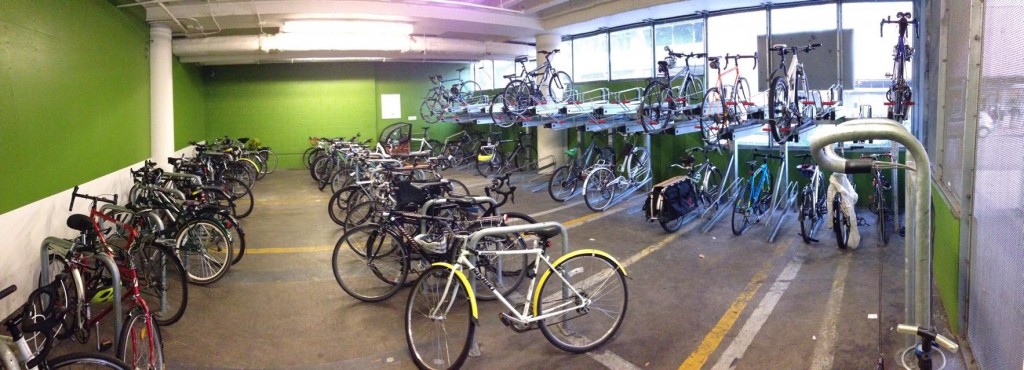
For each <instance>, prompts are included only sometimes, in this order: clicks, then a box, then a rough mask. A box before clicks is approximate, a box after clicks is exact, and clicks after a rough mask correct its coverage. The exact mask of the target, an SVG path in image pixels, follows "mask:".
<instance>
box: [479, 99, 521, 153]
mask: <svg viewBox="0 0 1024 370" xmlns="http://www.w3.org/2000/svg"><path fill="white" fill-rule="evenodd" d="M509 104H511V105H513V106H514V105H515V103H509V101H508V100H507V99H506V98H505V95H504V94H495V95H494V97H493V98H491V106H490V107H489V108H488V109H489V111H488V113H489V114H490V115H491V121H493V122H494V124H495V125H497V126H498V127H502V128H507V127H512V125H515V124H516V123H518V122H519V121H520V119H519V116H518V115H517V114H516V113H514V112H513V111H512V110H510V109H509V108H508V106H509ZM474 153H475V152H474Z"/></svg>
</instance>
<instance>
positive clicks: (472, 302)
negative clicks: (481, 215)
mask: <svg viewBox="0 0 1024 370" xmlns="http://www.w3.org/2000/svg"><path fill="white" fill-rule="evenodd" d="M564 230H565V229H564V228H563V227H562V226H561V225H559V224H558V223H554V222H545V223H541V224H534V225H523V226H510V227H497V228H491V229H486V230H482V231H478V232H475V233H472V234H466V233H461V234H453V235H451V236H450V238H451V239H450V240H453V241H454V242H453V243H454V244H457V246H455V247H453V248H452V249H453V250H456V251H457V253H456V256H457V259H456V260H455V262H454V263H452V264H449V263H434V264H433V265H432V266H431V267H430V268H429V269H428V270H426V271H424V272H423V273H422V274H421V275H420V278H419V280H417V281H416V283H415V285H414V286H413V288H412V291H411V292H410V293H409V301H408V303H407V304H406V309H405V329H406V342H407V343H408V345H409V352H410V354H411V355H412V358H413V361H414V362H415V363H416V365H417V366H419V367H420V368H429V369H448V368H458V367H460V366H462V364H463V362H464V361H465V360H466V356H467V354H468V352H469V347H470V343H471V341H472V340H473V337H474V333H475V331H476V326H477V322H478V316H479V315H478V311H477V300H476V295H475V294H474V292H473V290H472V288H471V287H470V283H469V280H468V279H467V278H466V275H465V271H472V272H473V275H474V277H475V278H476V279H477V280H478V281H479V282H480V283H483V285H485V286H486V287H487V289H488V290H489V291H490V292H492V293H493V294H494V295H495V296H496V297H497V299H498V301H499V302H501V303H502V305H503V306H505V308H507V309H508V311H507V312H503V313H502V314H500V316H499V318H500V320H501V322H502V324H504V325H505V326H507V327H509V328H511V329H512V330H513V331H516V332H524V331H527V330H530V329H536V328H539V329H540V330H541V332H542V333H543V334H544V337H545V338H547V340H548V341H549V342H551V343H552V344H553V345H555V347H558V348H559V349H561V350H564V351H567V352H573V353H582V352H587V351H590V350H593V349H594V348H597V347H599V346H601V345H603V344H604V343H606V342H607V341H608V340H610V339H611V338H612V337H613V336H614V335H615V333H616V332H617V331H618V329H619V328H620V327H621V325H622V321H623V319H624V318H625V315H626V308H627V306H628V290H627V286H626V277H627V275H626V270H625V268H624V267H623V266H622V264H620V263H619V262H618V261H617V260H616V259H615V258H614V257H612V256H611V255H610V254H608V253H606V252H603V251H600V250H596V249H582V250H577V251H574V252H570V253H568V254H566V255H563V256H562V257H560V258H558V259H556V260H555V261H554V262H551V260H550V257H548V255H547V254H546V250H547V248H548V247H550V246H551V242H550V239H551V238H553V237H555V236H558V235H559V234H561V233H563V232H564ZM519 232H521V233H524V234H526V235H536V236H537V238H539V239H537V240H535V241H534V245H533V246H532V248H529V249H523V250H514V251H492V250H477V249H476V243H477V241H478V240H480V239H482V238H483V237H485V236H487V235H502V234H505V233H519ZM563 240H565V239H563ZM566 247H567V246H566ZM491 255H522V256H524V258H530V257H532V258H533V261H534V263H533V264H532V265H531V266H530V272H529V274H528V276H530V285H529V289H528V291H527V294H526V296H527V298H528V299H529V301H528V302H525V303H523V304H522V305H521V306H520V305H513V304H512V303H509V300H508V299H507V298H506V297H505V296H504V294H502V293H501V292H499V291H498V290H497V288H495V287H494V284H493V283H492V282H491V281H490V279H488V278H487V276H485V275H484V273H483V272H482V271H481V270H480V266H478V265H477V264H475V263H474V262H473V259H476V258H478V257H481V256H484V257H486V256H491ZM541 264H544V265H546V266H547V269H546V270H545V271H544V273H543V275H542V274H538V270H539V267H540V266H541ZM538 278H539V282H538ZM534 288H536V290H534Z"/></svg>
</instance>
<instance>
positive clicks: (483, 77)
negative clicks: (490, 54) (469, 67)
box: [473, 60, 494, 90]
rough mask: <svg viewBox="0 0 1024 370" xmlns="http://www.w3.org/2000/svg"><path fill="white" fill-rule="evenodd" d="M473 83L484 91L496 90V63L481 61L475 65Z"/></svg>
mask: <svg viewBox="0 0 1024 370" xmlns="http://www.w3.org/2000/svg"><path fill="white" fill-rule="evenodd" d="M473 73H474V74H473V81H476V83H478V84H480V88H481V89H483V90H490V89H493V88H494V61H490V60H481V61H479V62H476V63H473Z"/></svg>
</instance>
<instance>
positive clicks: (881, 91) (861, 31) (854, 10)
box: [843, 2, 920, 122]
mask: <svg viewBox="0 0 1024 370" xmlns="http://www.w3.org/2000/svg"><path fill="white" fill-rule="evenodd" d="M911 8H912V5H911V3H910V2H895V3H851V4H843V35H844V36H843V37H844V39H845V38H846V37H847V35H849V36H850V37H851V38H852V40H850V41H844V43H845V44H847V45H850V47H851V48H852V50H849V51H846V52H844V58H845V59H846V60H844V61H843V71H844V74H845V75H846V76H853V80H852V81H844V83H843V85H844V87H845V91H844V92H843V100H844V102H843V104H844V105H846V106H850V107H855V108H856V107H859V106H861V105H870V106H871V107H872V112H871V114H872V116H875V117H885V115H886V109H885V108H886V107H885V106H884V105H883V103H885V91H886V90H887V89H888V88H889V85H890V83H891V82H890V81H889V77H886V74H889V73H892V63H893V60H892V52H893V47H894V46H895V45H896V29H895V27H894V26H892V25H886V26H885V27H884V28H883V29H884V31H885V37H881V36H880V35H879V34H878V22H879V21H880V20H882V19H883V18H885V17H886V16H893V17H894V16H895V15H896V13H898V12H909V11H910V10H911ZM912 30H913V28H911V31H912ZM909 36H910V38H909V40H910V45H911V46H914V44H916V43H917V41H918V40H915V39H914V35H913V33H911V34H910V35H909ZM918 57H920V53H915V55H914V58H918ZM912 64H913V63H912V62H911V63H907V65H906V67H907V69H906V72H905V73H906V75H907V79H908V80H909V79H910V77H911V76H912V75H911V74H910V72H911V71H910V67H911V65H912ZM914 111H915V110H914V109H911V110H910V114H911V115H913V114H914ZM907 122H910V120H908V121H907Z"/></svg>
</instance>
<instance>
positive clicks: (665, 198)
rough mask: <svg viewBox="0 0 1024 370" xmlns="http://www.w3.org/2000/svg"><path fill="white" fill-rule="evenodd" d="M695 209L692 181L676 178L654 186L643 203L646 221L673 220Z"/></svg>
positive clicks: (694, 193) (694, 190)
mask: <svg viewBox="0 0 1024 370" xmlns="http://www.w3.org/2000/svg"><path fill="white" fill-rule="evenodd" d="M696 208H697V193H696V189H695V187H694V186H693V180H691V179H690V178H689V177H686V176H676V177H673V178H671V179H668V180H665V181H662V182H661V183H660V184H658V185H655V186H654V189H653V190H651V193H650V194H648V196H647V202H646V203H644V211H645V213H646V216H647V220H648V221H652V222H653V221H657V220H675V219H677V218H679V217H683V216H686V214H688V213H690V212H692V211H693V210H694V209H696Z"/></svg>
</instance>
